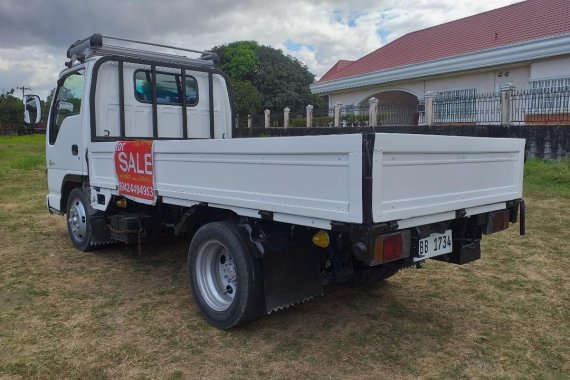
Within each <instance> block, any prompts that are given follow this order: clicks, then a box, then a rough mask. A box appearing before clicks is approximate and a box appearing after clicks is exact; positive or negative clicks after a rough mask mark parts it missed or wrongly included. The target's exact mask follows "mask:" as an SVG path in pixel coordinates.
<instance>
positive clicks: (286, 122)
mask: <svg viewBox="0 0 570 380" xmlns="http://www.w3.org/2000/svg"><path fill="white" fill-rule="evenodd" d="M289 112H291V109H290V108H289V107H285V108H283V127H284V128H287V127H289Z"/></svg>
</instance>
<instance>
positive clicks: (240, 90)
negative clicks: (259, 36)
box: [212, 41, 324, 115]
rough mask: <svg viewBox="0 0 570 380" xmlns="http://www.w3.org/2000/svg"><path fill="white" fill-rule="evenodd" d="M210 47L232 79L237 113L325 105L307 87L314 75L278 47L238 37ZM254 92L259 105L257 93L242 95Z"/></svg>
mask: <svg viewBox="0 0 570 380" xmlns="http://www.w3.org/2000/svg"><path fill="white" fill-rule="evenodd" d="M212 51H213V52H215V53H217V54H218V55H219V57H220V68H221V69H222V70H223V71H224V72H226V73H227V74H228V76H229V77H230V79H231V80H232V83H234V91H235V93H236V95H235V98H236V108H237V109H238V113H240V115H243V114H246V113H253V112H260V111H261V110H262V109H270V110H273V111H279V112H281V111H283V108H285V107H290V108H291V109H297V110H299V109H303V108H304V107H305V106H306V105H307V104H312V105H314V106H315V107H316V108H317V109H318V108H319V107H323V106H324V102H323V101H322V99H321V98H320V97H319V96H315V95H313V94H311V91H310V89H309V85H310V84H311V83H313V82H314V80H315V76H314V75H313V74H311V73H310V72H309V70H308V69H307V67H306V66H305V65H304V64H303V63H302V62H300V61H299V60H298V59H296V58H294V57H292V56H290V55H285V54H283V51H281V50H279V49H274V48H272V47H269V46H263V45H259V44H258V43H257V42H255V41H238V42H232V43H230V44H226V45H221V46H216V47H214V48H213V49H212ZM247 82H249V84H246V83H247ZM252 86H253V88H255V90H256V91H253V88H252ZM254 94H258V95H259V96H260V98H261V100H260V104H259V107H257V97H255V98H254V99H249V98H248V99H243V98H242V97H243V96H246V97H247V96H254ZM246 105H247V106H246ZM253 109H255V111H252V110H253Z"/></svg>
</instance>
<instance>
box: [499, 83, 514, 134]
mask: <svg viewBox="0 0 570 380" xmlns="http://www.w3.org/2000/svg"><path fill="white" fill-rule="evenodd" d="M514 91H515V85H514V84H512V83H505V84H503V85H501V125H511V124H512V123H511V100H512V95H513V92H514Z"/></svg>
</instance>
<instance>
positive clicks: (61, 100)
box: [46, 34, 233, 213]
mask: <svg viewBox="0 0 570 380" xmlns="http://www.w3.org/2000/svg"><path fill="white" fill-rule="evenodd" d="M103 38H104V37H103V36H101V35H99V34H95V35H93V36H91V37H90V38H88V39H86V40H83V41H78V42H77V43H76V44H74V45H72V46H71V47H70V48H69V50H68V53H67V55H68V58H70V61H69V62H68V64H67V65H68V66H69V68H68V69H66V70H64V71H62V72H61V74H60V77H59V80H58V82H57V84H58V86H57V89H56V91H55V94H54V98H53V102H52V105H51V108H50V117H49V121H48V133H47V137H48V138H47V142H46V159H47V167H48V187H49V195H48V197H47V205H48V208H49V209H50V210H51V211H52V212H56V213H62V212H65V205H66V202H67V195H68V194H67V193H68V192H69V190H70V188H71V187H73V186H75V185H76V184H77V183H80V184H81V183H82V182H83V180H84V179H85V178H87V177H88V162H89V148H90V146H91V145H92V144H93V143H99V142H114V141H118V140H121V139H129V140H131V139H137V140H168V139H209V138H231V132H232V128H231V127H232V125H231V124H232V117H233V116H232V115H233V111H232V102H231V100H230V99H231V96H232V95H231V94H232V93H231V87H230V86H228V83H229V82H228V79H227V76H226V75H225V74H224V73H222V72H221V71H219V70H217V69H216V68H215V65H214V61H215V59H217V57H216V56H215V55H213V54H211V53H207V52H197V51H193V50H187V49H178V50H183V51H188V52H189V53H198V54H200V55H201V56H202V57H201V58H196V59H193V58H186V57H182V56H179V55H171V54H165V53H153V52H150V51H143V50H135V49H128V48H124V47H123V48H119V47H113V46H109V45H108V44H107V45H105V46H103ZM106 38H107V39H109V40H110V41H116V42H121V41H122V39H116V38H109V37H106ZM126 42H128V41H126ZM157 47H160V46H157ZM62 184H63V186H62Z"/></svg>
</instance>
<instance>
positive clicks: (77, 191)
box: [65, 187, 93, 251]
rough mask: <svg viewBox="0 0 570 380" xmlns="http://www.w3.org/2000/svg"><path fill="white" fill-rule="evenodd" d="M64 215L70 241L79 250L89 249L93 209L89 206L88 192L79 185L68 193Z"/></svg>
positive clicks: (91, 235)
mask: <svg viewBox="0 0 570 380" xmlns="http://www.w3.org/2000/svg"><path fill="white" fill-rule="evenodd" d="M65 215H66V218H67V231H68V232H69V238H70V239H71V243H73V245H74V246H75V248H77V249H78V250H80V251H88V250H89V249H91V248H92V247H93V245H92V242H93V229H92V226H91V218H92V216H93V209H92V208H91V206H90V202H89V198H88V194H87V193H86V192H85V191H84V190H83V189H82V188H81V187H76V188H74V189H73V190H71V192H70V193H69V198H68V200H67V208H66V212H65Z"/></svg>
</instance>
